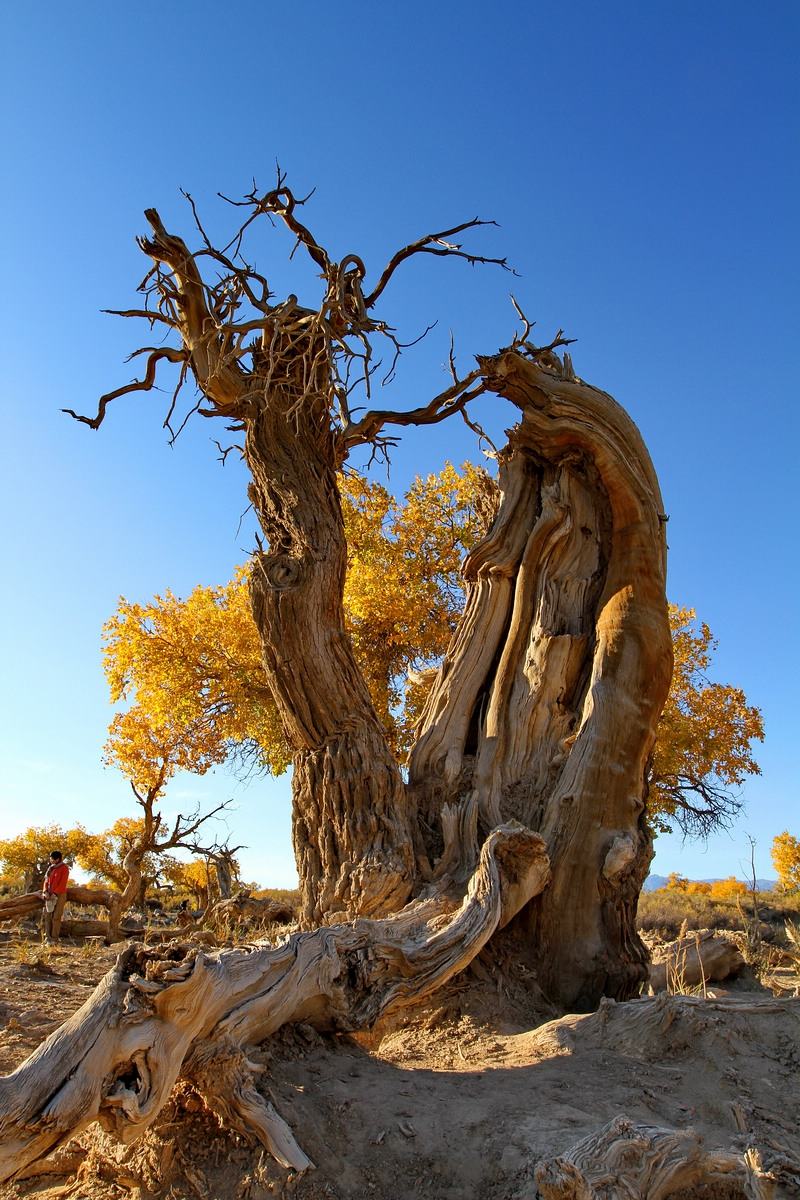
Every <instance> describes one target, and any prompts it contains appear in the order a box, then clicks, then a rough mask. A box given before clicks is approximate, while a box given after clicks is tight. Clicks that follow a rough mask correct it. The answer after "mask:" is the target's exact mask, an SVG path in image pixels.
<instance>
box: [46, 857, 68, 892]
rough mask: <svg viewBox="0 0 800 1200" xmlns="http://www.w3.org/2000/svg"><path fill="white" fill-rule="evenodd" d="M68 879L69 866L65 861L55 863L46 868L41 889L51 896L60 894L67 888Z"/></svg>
mask: <svg viewBox="0 0 800 1200" xmlns="http://www.w3.org/2000/svg"><path fill="white" fill-rule="evenodd" d="M68 879H69V867H68V866H67V864H66V863H65V862H60V863H55V865H54V866H52V867H48V868H47V874H46V875H45V877H44V886H43V888H42V891H44V892H49V893H50V895H51V896H62V895H63V894H64V892H65V891H66V890H67V880H68Z"/></svg>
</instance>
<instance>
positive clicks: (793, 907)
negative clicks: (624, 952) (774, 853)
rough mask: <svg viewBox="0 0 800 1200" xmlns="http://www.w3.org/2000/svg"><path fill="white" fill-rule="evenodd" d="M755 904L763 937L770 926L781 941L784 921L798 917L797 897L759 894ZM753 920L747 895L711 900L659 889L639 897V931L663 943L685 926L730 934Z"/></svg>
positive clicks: (643, 893)
mask: <svg viewBox="0 0 800 1200" xmlns="http://www.w3.org/2000/svg"><path fill="white" fill-rule="evenodd" d="M737 900H738V903H737ZM757 905H758V910H759V917H760V924H761V925H762V926H764V927H765V928H764V929H762V936H768V935H769V932H770V927H771V929H772V931H773V933H774V936H775V937H777V938H779V939H782V938H783V936H784V925H785V922H786V921H787V920H792V919H793V918H795V919H796V918H797V916H798V914H800V895H797V894H795V895H783V894H781V893H776V892H762V893H759V895H758V896H757ZM753 919H754V914H753V906H752V899H751V897H750V896H742V897H740V898H739V897H737V898H734V899H731V900H712V899H711V897H710V896H698V895H691V894H687V893H686V892H679V891H676V890H673V889H668V888H659V889H658V890H657V891H654V892H642V894H641V896H640V897H639V910H638V925H639V928H640V929H643V930H645V931H646V932H648V933H657V934H659V936H661V937H663V938H665V939H666V940H671V939H673V938H676V937H677V936H678V934H679V932H680V929H681V927H682V926H683V925H684V923H685V924H686V928H687V930H689V931H691V930H693V929H719V930H729V931H732V930H738V929H743V928H745V927H746V925H747V923H748V922H752V921H753Z"/></svg>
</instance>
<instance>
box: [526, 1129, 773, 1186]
mask: <svg viewBox="0 0 800 1200" xmlns="http://www.w3.org/2000/svg"><path fill="white" fill-rule="evenodd" d="M535 1175H536V1184H537V1186H538V1188H539V1192H540V1194H541V1196H542V1197H543V1200H667V1197H669V1196H673V1195H674V1194H675V1193H676V1192H679V1191H680V1192H685V1191H686V1190H688V1189H694V1188H698V1189H699V1188H705V1189H713V1190H707V1191H706V1192H705V1194H706V1195H709V1196H711V1195H714V1196H719V1197H722V1196H727V1197H733V1196H736V1195H738V1196H741V1197H742V1198H744V1200H771V1198H772V1197H774V1196H777V1193H776V1191H775V1182H774V1180H773V1179H772V1178H770V1175H769V1173H767V1172H765V1171H764V1170H763V1169H762V1165H761V1161H760V1158H759V1155H758V1152H757V1151H754V1150H748V1151H747V1152H746V1153H745V1154H743V1155H742V1154H735V1153H731V1152H729V1151H725V1150H705V1149H704V1147H703V1142H702V1138H701V1137H700V1135H699V1134H697V1133H696V1132H695V1131H694V1130H693V1129H660V1128H656V1127H654V1126H650V1125H635V1124H634V1123H633V1122H632V1121H629V1120H628V1119H627V1118H626V1117H616V1118H615V1119H614V1120H613V1121H611V1122H609V1124H608V1125H604V1126H603V1128H602V1129H600V1130H598V1132H597V1133H593V1134H590V1135H589V1137H586V1138H584V1139H583V1140H582V1141H580V1142H578V1144H577V1145H576V1146H573V1148H572V1149H571V1150H569V1151H568V1152H567V1153H566V1154H564V1155H561V1156H559V1157H558V1158H554V1159H549V1160H547V1161H544V1162H541V1163H539V1165H538V1166H537V1167H536V1172H535Z"/></svg>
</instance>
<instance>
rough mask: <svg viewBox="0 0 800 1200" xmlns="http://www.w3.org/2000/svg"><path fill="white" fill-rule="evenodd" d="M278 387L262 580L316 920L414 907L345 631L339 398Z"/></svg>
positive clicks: (262, 508)
mask: <svg viewBox="0 0 800 1200" xmlns="http://www.w3.org/2000/svg"><path fill="white" fill-rule="evenodd" d="M294 396H295V391H293V390H292V389H291V388H287V389H286V390H285V391H284V392H282V391H281V389H280V387H279V386H278V385H277V384H273V387H272V391H271V393H270V400H271V402H270V405H269V406H268V407H266V408H260V409H259V410H258V411H257V413H256V415H255V417H254V418H253V419H252V420H249V421H248V422H247V439H246V446H245V451H246V457H247V463H248V466H249V468H250V471H251V473H252V476H253V483H252V485H251V487H250V498H251V500H252V502H253V505H254V507H255V509H256V512H257V513H258V516H259V520H260V522H261V525H262V527H263V529H264V533H265V535H266V538H267V541H268V543H269V552H268V553H262V554H260V555H257V556H256V558H255V561H254V564H253V569H252V572H251V596H252V605H253V616H254V618H255V622H256V625H257V627H258V630H259V633H260V636H261V644H262V648H263V654H264V664H265V667H266V670H267V676H268V678H269V681H270V685H271V687H272V691H273V694H274V696H275V701H276V703H277V705H278V709H279V711H280V713H281V716H282V719H283V722H284V725H285V728H286V733H287V737H288V739H289V742H290V744H291V745H292V746H293V747H294V750H295V758H294V775H293V780H292V800H293V803H292V833H293V842H294V851H295V861H296V863H297V870H298V874H299V877H300V890H301V895H302V898H303V917H304V919H305V920H306V921H307V922H309V923H311V922H318V921H320V920H322V919H323V918H325V919H328V920H331V919H334V918H335V916H336V914H340V915H343V914H347V913H349V914H353V915H362V916H366V915H375V914H379V913H387V912H392V911H396V910H397V909H398V908H401V907H402V906H403V904H404V903H405V901H406V900H407V899H408V896H409V895H410V893H411V888H412V886H413V883H414V876H415V864H414V853H413V845H412V834H411V827H410V824H409V817H408V811H407V799H406V795H405V789H404V785H403V781H402V779H401V776H400V770H399V767H398V765H397V763H396V761H395V759H394V757H393V755H392V753H391V750H390V748H389V744H388V742H387V739H386V736H385V733H384V730H383V729H382V728H381V725H380V721H379V719H378V716H377V714H376V712H375V709H374V706H373V704H372V700H371V699H370V695H369V692H368V690H367V686H366V683H365V681H364V678H363V676H362V674H361V671H360V669H359V667H358V664H357V663H356V660H355V657H354V654H353V648H352V645H351V642H350V638H349V636H348V634H347V633H346V631H345V623H344V610H343V606H342V595H343V591H344V580H345V571H346V567H347V544H346V540H345V535H344V524H343V520H342V511H341V505H340V501H339V493H338V489H337V485H336V468H337V466H338V465H339V462H338V451H337V447H336V443H335V439H334V435H333V431H332V430H331V427H330V421H329V418H328V413H327V404H328V400H327V394H326V393H325V392H324V391H322V392H320V393H319V394H318V396H317V398H316V402H314V397H312V398H311V399H309V400H308V401H307V403H306V404H305V406H304V407H303V408H302V409H301V410H300V411H296V410H295V411H293V408H292V402H293V398H294Z"/></svg>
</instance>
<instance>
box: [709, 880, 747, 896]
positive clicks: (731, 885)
mask: <svg viewBox="0 0 800 1200" xmlns="http://www.w3.org/2000/svg"><path fill="white" fill-rule="evenodd" d="M747 891H748V888H747V884H746V883H744V881H743V880H741V879H737V878H736V876H735V875H729V876H728V877H727V879H715V880H714V882H713V883H712V884H711V890H710V892H709V895H710V896H711V899H712V900H733V899H735V898H736V897H737V896H746V895H747Z"/></svg>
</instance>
